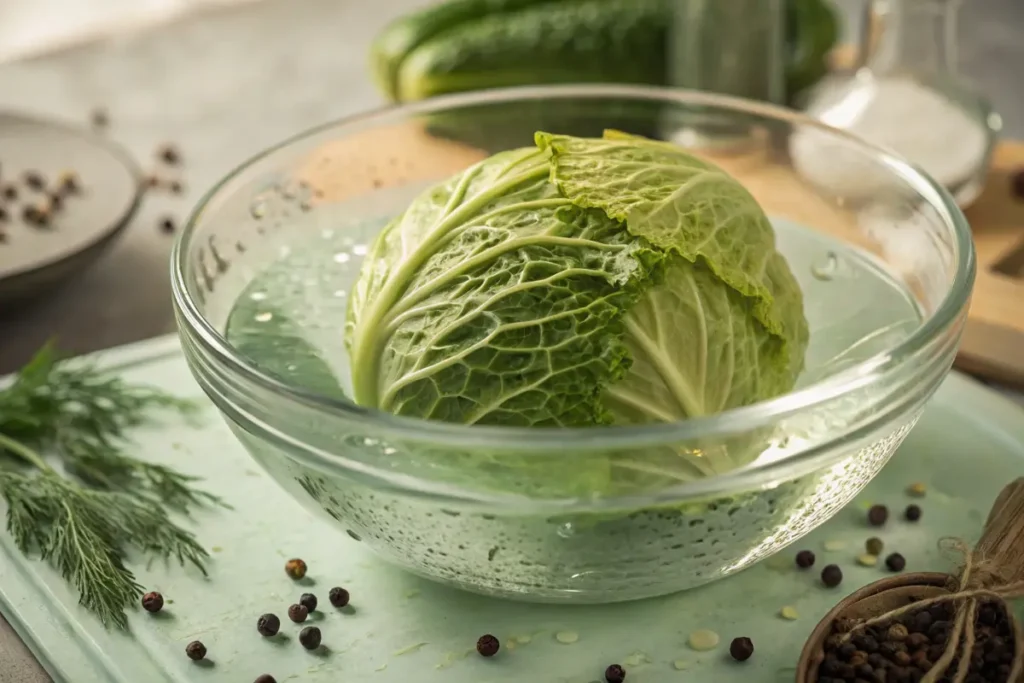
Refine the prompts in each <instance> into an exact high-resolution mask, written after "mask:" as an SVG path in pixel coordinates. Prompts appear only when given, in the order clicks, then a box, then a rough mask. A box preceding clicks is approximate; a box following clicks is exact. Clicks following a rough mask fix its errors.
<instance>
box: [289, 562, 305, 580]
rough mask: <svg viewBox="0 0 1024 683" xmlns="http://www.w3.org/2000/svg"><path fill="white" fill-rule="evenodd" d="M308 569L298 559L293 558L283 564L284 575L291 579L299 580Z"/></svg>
mask: <svg viewBox="0 0 1024 683" xmlns="http://www.w3.org/2000/svg"><path fill="white" fill-rule="evenodd" d="M308 569H309V568H308V567H307V566H306V563H305V561H303V560H300V559H298V558H293V559H291V560H288V561H287V562H285V563H284V573H285V574H287V575H288V576H290V577H291V578H293V579H301V578H302V577H304V576H305V575H306V571H307V570H308Z"/></svg>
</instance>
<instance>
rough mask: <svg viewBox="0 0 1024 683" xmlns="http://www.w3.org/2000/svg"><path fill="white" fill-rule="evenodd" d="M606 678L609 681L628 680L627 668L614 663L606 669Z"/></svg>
mask: <svg viewBox="0 0 1024 683" xmlns="http://www.w3.org/2000/svg"><path fill="white" fill-rule="evenodd" d="M604 680H606V681H608V683H622V682H623V681H624V680H626V670H625V669H623V668H622V667H621V666H619V665H618V664H612V665H611V666H609V667H608V668H607V669H605V670H604Z"/></svg>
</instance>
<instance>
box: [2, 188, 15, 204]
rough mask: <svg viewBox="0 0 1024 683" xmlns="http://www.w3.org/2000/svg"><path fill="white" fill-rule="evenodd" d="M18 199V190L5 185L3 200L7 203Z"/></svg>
mask: <svg viewBox="0 0 1024 683" xmlns="http://www.w3.org/2000/svg"><path fill="white" fill-rule="evenodd" d="M17 198H18V188H17V187H15V186H14V185H7V186H5V187H4V199H6V200H7V201H9V202H13V201H14V200H15V199H17Z"/></svg>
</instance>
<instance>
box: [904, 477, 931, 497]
mask: <svg viewBox="0 0 1024 683" xmlns="http://www.w3.org/2000/svg"><path fill="white" fill-rule="evenodd" d="M927 492H928V487H927V486H926V485H925V483H924V482H922V481H915V482H914V483H913V484H911V485H910V486H908V487H907V495H908V496H913V497H914V498H923V497H924V494H925V493H927Z"/></svg>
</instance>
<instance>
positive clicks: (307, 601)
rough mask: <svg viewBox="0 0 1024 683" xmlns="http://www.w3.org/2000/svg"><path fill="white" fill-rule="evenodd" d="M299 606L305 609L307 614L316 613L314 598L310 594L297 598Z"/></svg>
mask: <svg viewBox="0 0 1024 683" xmlns="http://www.w3.org/2000/svg"><path fill="white" fill-rule="evenodd" d="M299 604H300V605H302V606H303V607H305V608H306V611H307V612H315V611H316V596H315V595H313V594H312V593H303V594H302V595H301V596H300V597H299Z"/></svg>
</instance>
